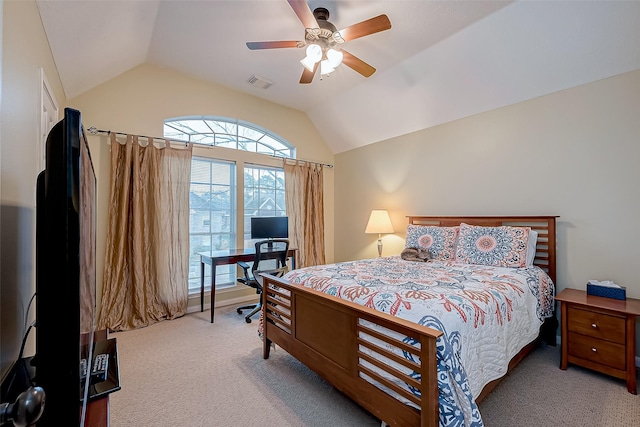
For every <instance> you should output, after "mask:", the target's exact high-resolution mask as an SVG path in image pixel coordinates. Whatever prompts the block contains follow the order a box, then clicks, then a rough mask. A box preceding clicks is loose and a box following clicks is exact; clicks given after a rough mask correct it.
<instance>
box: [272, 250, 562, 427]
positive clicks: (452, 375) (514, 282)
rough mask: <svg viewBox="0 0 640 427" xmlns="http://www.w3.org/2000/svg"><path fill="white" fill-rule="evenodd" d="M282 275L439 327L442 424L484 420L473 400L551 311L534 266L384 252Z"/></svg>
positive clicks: (547, 283)
mask: <svg viewBox="0 0 640 427" xmlns="http://www.w3.org/2000/svg"><path fill="white" fill-rule="evenodd" d="M284 279H286V280H288V281H290V282H292V283H298V284H302V285H304V286H306V287H310V288H313V289H316V290H319V291H322V292H325V293H328V294H331V295H334V296H337V297H340V298H343V299H346V300H349V301H352V302H354V303H357V304H360V305H364V306H367V307H370V308H373V309H375V310H378V311H382V312H385V313H388V314H391V315H393V316H398V317H400V318H403V319H406V320H409V321H412V322H415V323H418V324H421V325H424V326H428V327H430V328H433V329H437V330H440V331H442V332H443V333H444V335H443V336H442V337H440V338H439V339H438V341H437V355H438V385H439V401H440V405H439V414H440V425H446V426H482V425H483V423H482V418H481V416H480V412H479V410H478V407H477V405H476V403H475V398H476V397H477V396H478V395H479V393H480V392H481V391H482V388H483V387H484V386H485V385H486V384H488V383H489V382H490V381H493V380H494V379H497V378H500V377H502V376H503V375H504V374H505V373H506V372H507V369H508V365H509V361H510V360H511V359H512V358H513V357H514V356H515V355H516V354H517V353H518V352H519V351H520V350H521V349H522V348H523V347H524V346H525V345H527V344H528V343H530V342H531V341H533V340H534V339H535V338H536V337H537V336H538V332H539V329H540V326H541V325H542V323H543V321H544V319H545V318H547V317H551V316H552V315H553V300H554V285H553V283H552V281H551V279H550V278H549V276H548V275H547V274H546V273H545V272H544V271H543V270H542V269H540V268H539V267H537V266H531V267H524V268H508V267H492V266H486V265H476V264H466V263H460V262H454V261H429V262H411V261H406V260H403V259H402V258H400V257H384V258H375V259H368V260H361V261H352V262H344V263H337V264H329V265H320V266H314V267H306V268H302V269H299V270H293V271H291V272H289V273H287V275H285V276H284ZM405 388H407V389H408V390H411V391H412V392H413V393H414V394H416V395H417V394H419V391H416V390H412V389H409V388H408V386H406V385H405Z"/></svg>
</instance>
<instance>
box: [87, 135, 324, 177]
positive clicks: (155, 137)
mask: <svg viewBox="0 0 640 427" xmlns="http://www.w3.org/2000/svg"><path fill="white" fill-rule="evenodd" d="M87 132H89V133H90V134H91V135H97V134H99V133H103V134H106V135H111V134H112V133H115V134H116V135H122V136H127V135H130V134H128V133H124V132H112V131H110V130H102V129H98V128H96V127H95V126H91V127H90V128H88V129H87ZM135 136H137V137H140V138H152V139H162V140H164V141H170V142H176V143H180V144H185V145H189V144H190V143H191V142H190V141H183V140H180V139H171V138H164V137H160V136H146V135H135ZM202 145H203V146H205V147H212V146H210V145H205V144H202ZM271 157H273V158H274V159H283V160H284V161H285V162H286V161H287V160H289V161H292V162H294V161H298V162H302V163H314V164H316V165H321V166H326V167H328V168H333V165H332V164H329V163H319V162H312V161H309V160H301V159H291V158H289V157H281V156H274V155H271Z"/></svg>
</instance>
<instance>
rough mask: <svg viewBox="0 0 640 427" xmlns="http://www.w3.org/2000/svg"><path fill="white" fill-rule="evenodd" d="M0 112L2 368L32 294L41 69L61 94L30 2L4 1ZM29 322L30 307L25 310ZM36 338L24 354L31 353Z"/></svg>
mask: <svg viewBox="0 0 640 427" xmlns="http://www.w3.org/2000/svg"><path fill="white" fill-rule="evenodd" d="M2 18H3V19H2V24H3V28H2V33H3V34H2V100H1V101H2V104H1V107H0V120H1V121H2V128H1V129H0V141H1V142H2V144H1V145H0V162H1V163H0V171H1V183H0V194H1V212H0V221H1V227H0V230H1V231H0V233H1V234H0V236H1V242H0V244H1V246H0V255H1V259H0V262H1V263H2V279H1V280H2V282H1V285H2V286H1V289H0V292H1V293H2V301H1V302H2V306H1V310H0V316H1V318H2V323H1V325H2V345H1V350H2V365H1V368H2V369H1V371H2V372H3V373H4V371H5V369H6V368H7V367H8V366H9V364H10V363H11V362H13V360H14V359H15V357H16V356H17V355H18V351H19V347H20V344H21V340H22V335H23V334H24V332H25V328H24V324H25V316H26V311H27V305H28V302H29V299H30V298H31V296H32V295H33V294H34V292H35V273H34V268H35V198H36V196H35V194H36V193H35V186H36V177H37V175H38V173H39V172H40V171H39V149H40V145H39V144H40V140H39V133H40V87H41V80H40V69H41V68H42V69H44V72H45V74H46V76H47V79H48V81H49V83H50V85H51V87H52V89H53V92H54V94H55V96H56V99H57V100H58V102H61V103H62V102H64V100H65V97H64V92H63V91H62V85H61V83H60V79H59V77H58V72H57V69H56V66H55V63H54V62H53V57H52V55H51V51H50V49H49V44H48V41H47V39H46V37H45V34H44V29H43V27H42V22H41V20H40V15H39V13H38V10H37V7H36V4H35V2H34V1H7V2H4V10H3V17H2ZM29 314H30V316H29V321H30V320H32V319H33V318H34V314H35V306H32V307H31V309H30V311H29ZM34 336H35V334H33V333H32V334H31V335H30V341H29V344H28V346H27V349H26V352H25V355H28V354H33V350H34V341H33V338H34Z"/></svg>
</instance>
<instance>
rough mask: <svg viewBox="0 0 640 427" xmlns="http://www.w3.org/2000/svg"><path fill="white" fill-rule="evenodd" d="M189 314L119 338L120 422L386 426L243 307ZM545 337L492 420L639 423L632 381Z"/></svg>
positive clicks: (487, 415) (486, 416)
mask: <svg viewBox="0 0 640 427" xmlns="http://www.w3.org/2000/svg"><path fill="white" fill-rule="evenodd" d="M208 319H209V312H208V311H207V312H204V313H194V314H188V315H186V316H184V317H182V318H180V319H177V320H173V321H165V322H161V323H158V324H155V325H152V326H150V327H147V328H144V329H139V330H136V331H129V332H119V333H115V334H112V335H111V337H115V338H117V341H118V352H119V359H120V373H121V384H122V390H120V391H118V392H116V393H113V394H112V395H111V426H112V427H124V426H154V427H162V426H212V427H213V426H221V427H222V426H225V427H233V426H249V427H251V426H318V427H320V426H340V427H348V426H354V427H356V426H357V427H359V426H362V427H366V426H380V422H379V421H378V420H377V419H376V418H375V417H373V416H371V415H370V414H368V413H367V412H366V411H364V410H363V409H362V408H360V407H359V406H357V405H356V404H354V403H353V402H351V401H350V400H349V399H348V398H346V397H345V396H344V395H342V394H341V393H339V392H337V391H336V390H334V389H333V388H332V387H331V386H330V385H328V384H327V383H326V382H325V381H323V380H322V379H320V378H319V377H318V376H317V375H315V374H314V373H313V372H311V371H309V370H308V369H307V368H306V367H305V366H303V365H302V364H300V363H299V362H298V361H296V360H295V359H293V358H292V357H291V356H289V355H288V354H287V353H286V352H285V351H283V350H282V349H280V348H278V349H276V350H275V351H272V352H271V357H270V358H269V359H268V360H263V359H262V342H261V341H260V340H259V338H258V335H257V331H256V328H257V326H256V325H257V321H255V322H254V323H251V324H247V323H245V321H244V318H243V317H242V316H240V315H238V314H236V312H235V308H234V307H224V308H221V309H217V310H216V322H215V323H214V324H210V323H209V320H208ZM558 352H559V349H557V348H553V347H546V346H542V347H540V348H539V349H537V350H536V351H534V353H533V354H531V355H530V356H529V357H528V358H527V359H525V361H524V362H523V363H522V364H521V365H520V366H518V367H517V368H516V370H515V371H514V372H513V373H512V374H511V375H509V376H508V377H507V378H506V379H505V380H504V381H503V382H502V383H501V384H500V385H499V386H498V387H497V388H496V389H495V390H494V391H493V393H491V395H489V396H488V397H487V399H485V401H484V402H483V403H482V404H481V405H480V412H481V413H482V416H483V420H484V422H485V425H486V426H488V427H493V426H550V427H551V426H553V427H555V426H581V427H582V426H594V427H596V426H607V427H608V426H612V427H615V426H621V427H622V426H625V427H626V426H640V397H638V396H634V395H632V394H629V393H627V391H626V387H625V385H624V382H623V381H621V380H617V379H612V378H610V377H606V376H603V375H599V374H594V373H591V372H588V371H586V370H583V369H580V368H575V367H570V368H569V369H568V370H567V371H562V370H560V369H559V368H558V362H559V354H558Z"/></svg>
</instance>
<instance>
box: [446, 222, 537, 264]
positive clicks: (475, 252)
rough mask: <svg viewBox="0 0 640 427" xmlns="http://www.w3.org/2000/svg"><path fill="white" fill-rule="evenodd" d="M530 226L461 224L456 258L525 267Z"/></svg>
mask: <svg viewBox="0 0 640 427" xmlns="http://www.w3.org/2000/svg"><path fill="white" fill-rule="evenodd" d="M530 231H531V228H530V227H510V226H501V227H482V226H476V225H469V224H465V223H462V224H460V232H459V234H458V244H457V246H456V261H458V262H464V263H467V264H481V265H492V266H496V267H525V266H526V262H527V242H528V240H529V232H530Z"/></svg>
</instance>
